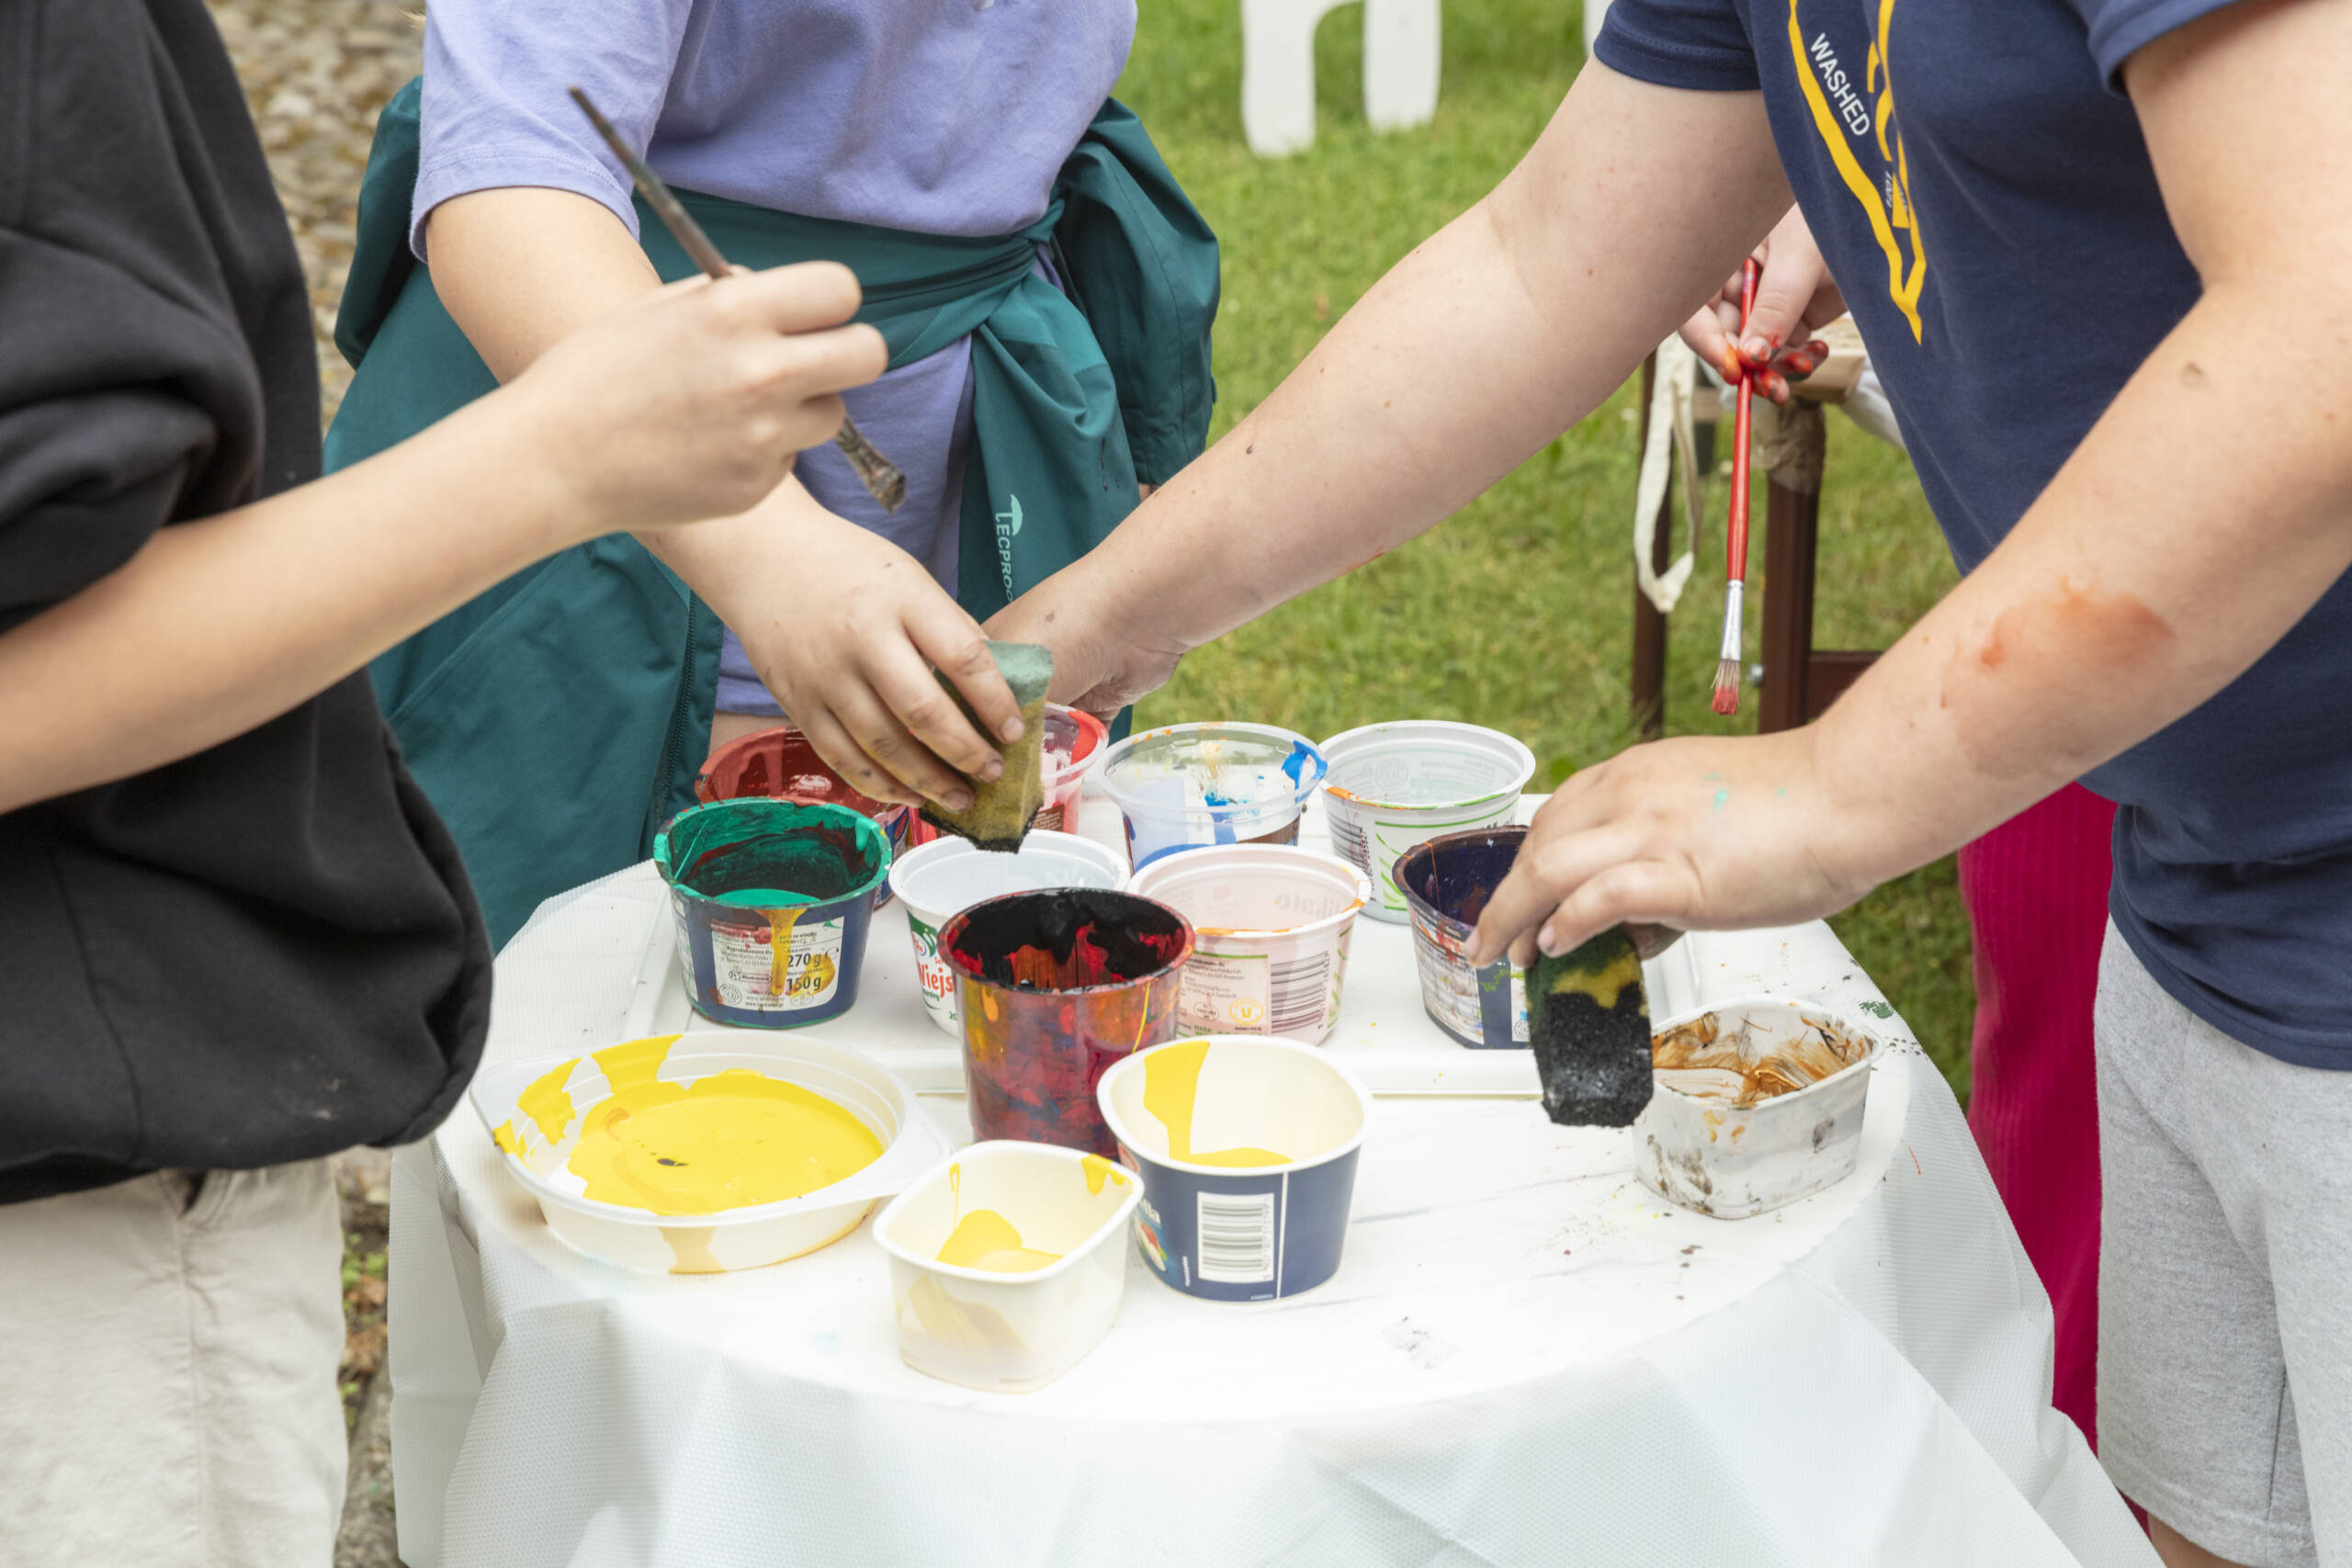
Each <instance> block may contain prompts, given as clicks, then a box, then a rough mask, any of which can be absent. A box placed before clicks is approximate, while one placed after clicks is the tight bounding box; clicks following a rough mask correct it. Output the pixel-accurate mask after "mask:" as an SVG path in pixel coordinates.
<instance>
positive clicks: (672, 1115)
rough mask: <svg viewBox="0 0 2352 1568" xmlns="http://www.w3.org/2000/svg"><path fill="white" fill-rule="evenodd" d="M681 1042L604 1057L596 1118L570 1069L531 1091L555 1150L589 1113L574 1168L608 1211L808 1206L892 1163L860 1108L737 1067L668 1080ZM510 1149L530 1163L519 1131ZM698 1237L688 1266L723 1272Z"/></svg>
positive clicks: (506, 1130) (530, 1111) (645, 1044)
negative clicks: (809, 1199) (879, 1163)
mask: <svg viewBox="0 0 2352 1568" xmlns="http://www.w3.org/2000/svg"><path fill="white" fill-rule="evenodd" d="M677 1040H678V1036H676V1035H674V1034H668V1035H656V1036H653V1037H651V1038H650V1039H645V1040H632V1041H629V1042H628V1043H624V1044H620V1045H615V1046H612V1047H610V1048H609V1049H606V1050H604V1051H599V1052H597V1053H596V1054H595V1057H594V1060H595V1063H596V1066H597V1067H598V1069H599V1070H601V1071H602V1072H603V1074H604V1075H605V1083H606V1084H607V1085H608V1086H609V1089H610V1093H609V1094H608V1095H607V1096H606V1097H605V1099H604V1100H600V1101H598V1102H597V1103H596V1104H594V1105H593V1106H591V1107H589V1108H588V1110H587V1111H586V1112H585V1113H584V1114H579V1113H576V1112H575V1111H574V1108H573V1106H572V1103H571V1095H570V1093H569V1090H568V1088H567V1086H568V1084H569V1083H570V1080H571V1075H572V1072H573V1070H574V1069H575V1068H576V1067H577V1066H579V1064H578V1063H577V1062H576V1061H575V1062H567V1063H565V1064H563V1066H560V1067H558V1068H556V1069H555V1070H554V1071H552V1072H550V1073H548V1074H547V1075H546V1076H545V1077H541V1078H539V1079H538V1080H537V1082H535V1083H533V1084H532V1085H531V1086H530V1087H529V1088H528V1089H525V1090H524V1091H523V1093H522V1095H521V1096H520V1097H519V1098H518V1100H517V1102H516V1108H517V1110H518V1111H521V1113H522V1114H523V1115H525V1116H526V1117H528V1118H529V1119H530V1120H531V1121H532V1122H535V1123H536V1124H537V1127H538V1130H539V1133H540V1134H541V1135H542V1136H543V1137H545V1138H546V1139H547V1141H548V1143H549V1144H554V1143H557V1142H559V1141H560V1140H561V1139H562V1137H563V1136H564V1135H565V1134H566V1133H567V1132H569V1131H570V1130H571V1124H572V1122H573V1119H574V1116H575V1114H579V1121H580V1135H579V1142H578V1143H577V1144H575V1145H573V1147H572V1150H571V1157H570V1159H569V1160H568V1161H567V1162H566V1164H567V1167H568V1168H569V1169H570V1170H571V1173H572V1174H573V1175H575V1176H577V1177H579V1178H580V1179H581V1180H582V1183H584V1184H585V1189H586V1190H585V1196H587V1197H589V1198H593V1199H594V1200H595V1201H598V1202H601V1203H616V1204H619V1205H621V1206H623V1207H625V1208H631V1209H644V1210H647V1211H649V1212H650V1213H656V1214H715V1213H720V1212H722V1211H724V1210H728V1209H741V1208H749V1207H752V1206H754V1205H756V1204H761V1203H775V1202H781V1201H784V1200H786V1199H787V1198H798V1197H801V1196H804V1195H805V1194H807V1193H810V1192H813V1191H815V1190H818V1189H819V1188H820V1187H830V1186H831V1185H832V1184H833V1183H834V1182H836V1181H841V1180H843V1179H846V1178H848V1177H851V1176H854V1175H855V1174H856V1173H857V1172H859V1171H861V1170H863V1169H865V1168H866V1167H867V1166H869V1165H871V1164H873V1163H874V1162H875V1161H876V1160H877V1159H879V1158H881V1157H882V1140H881V1139H880V1138H878V1137H876V1135H875V1134H874V1132H873V1130H872V1129H871V1128H869V1127H867V1126H866V1124H865V1122H861V1121H859V1120H858V1119H857V1118H856V1117H855V1116H854V1115H853V1114H851V1112H850V1111H847V1110H846V1109H844V1108H843V1107H842V1106H841V1105H838V1104H836V1103H834V1102H833V1101H832V1100H828V1099H826V1098H825V1097H824V1096H823V1095H821V1094H819V1093H817V1092H816V1091H814V1090H813V1089H803V1088H802V1087H801V1086H799V1085H798V1084H794V1083H786V1082H785V1081H783V1080H782V1079H780V1078H772V1077H766V1076H765V1075H763V1074H761V1073H757V1072H753V1071H752V1070H751V1069H750V1068H747V1067H731V1068H729V1069H728V1070H727V1071H725V1072H721V1073H714V1074H712V1075H710V1076H709V1077H704V1078H699V1079H697V1080H695V1082H694V1083H693V1084H690V1085H689V1084H676V1083H665V1082H663V1081H662V1079H661V1078H660V1077H658V1076H657V1075H658V1074H659V1073H660V1071H661V1069H662V1062H663V1061H664V1060H665V1059H667V1057H668V1055H669V1054H670V1047H671V1046H672V1045H673V1044H675V1043H677ZM497 1139H498V1144H499V1146H500V1147H502V1148H504V1149H506V1150H507V1151H508V1152H509V1153H512V1154H515V1155H516V1156H521V1155H522V1153H523V1152H524V1151H523V1149H522V1147H521V1145H520V1140H519V1139H517V1138H516V1137H515V1134H514V1132H513V1123H512V1122H508V1123H505V1124H503V1125H502V1126H501V1127H500V1129H499V1132H498V1134H497ZM693 1235H694V1233H693V1232H692V1231H691V1230H682V1231H680V1233H679V1235H678V1236H675V1237H673V1238H672V1239H673V1247H674V1246H675V1243H676V1241H677V1240H679V1239H680V1238H685V1239H687V1240H688V1243H689V1245H688V1246H687V1247H685V1248H684V1249H683V1250H682V1251H681V1256H680V1259H679V1261H680V1265H681V1267H682V1268H685V1269H707V1268H709V1267H711V1266H712V1263H713V1260H711V1259H709V1258H707V1255H706V1254H705V1252H704V1250H703V1248H702V1247H696V1246H694V1245H693V1244H692V1243H693Z"/></svg>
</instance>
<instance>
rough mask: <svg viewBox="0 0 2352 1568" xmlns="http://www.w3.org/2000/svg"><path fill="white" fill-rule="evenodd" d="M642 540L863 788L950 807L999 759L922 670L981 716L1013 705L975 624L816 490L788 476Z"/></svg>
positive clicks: (1001, 725)
mask: <svg viewBox="0 0 2352 1568" xmlns="http://www.w3.org/2000/svg"><path fill="white" fill-rule="evenodd" d="M648 543H649V545H650V546H651V547H654V548H655V550H656V551H657V553H659V554H660V555H662V558H664V559H665V560H668V561H669V562H670V564H671V565H672V566H673V568H674V569H676V570H677V571H678V572H679V574H680V575H681V576H683V577H684V578H685V579H686V580H687V581H689V582H690V583H692V584H694V586H695V591H696V592H700V593H701V594H702V596H703V597H704V598H705V599H707V600H708V601H709V602H710V604H711V606H712V607H713V608H714V609H716V610H717V611H718V614H719V617H720V619H722V620H724V621H725V622H726V623H727V625H728V626H730V627H731V628H733V630H734V633H735V635H736V636H737V637H740V638H741V639H742V643H743V649H744V651H745V652H746V653H748V654H750V655H751V659H752V668H753V669H754V670H756V671H759V675H760V679H761V681H762V682H764V683H765V684H766V686H767V688H768V690H769V691H770V692H771V693H773V694H775V700H776V701H777V702H778V703H779V704H781V705H783V707H784V711H785V712H786V714H788V715H790V716H791V718H792V722H793V723H794V724H796V725H797V726H799V727H800V729H801V730H802V732H803V733H805V734H806V735H807V736H808V737H809V744H811V745H813V746H815V747H816V748H817V751H818V754H819V755H820V756H821V757H823V758H824V759H825V761H828V762H830V763H831V764H832V766H833V767H834V768H835V769H837V770H838V771H839V772H840V773H841V774H842V777H843V778H845V779H847V780H849V782H850V783H852V784H855V785H856V786H857V787H858V788H859V789H862V790H864V791H865V793H866V794H868V795H872V796H874V798H875V799H876V800H895V801H903V802H905V803H906V804H908V805H910V806H913V805H919V804H921V802H922V799H923V798H925V797H928V798H930V799H933V800H936V801H938V802H940V803H941V804H943V805H944V806H946V807H948V808H949V809H951V810H956V811H961V810H963V809H965V808H966V807H969V806H970V805H971V803H972V791H971V788H970V786H969V785H968V784H966V783H965V782H964V780H963V779H962V778H961V777H958V776H957V775H958V774H959V773H967V774H970V775H972V776H973V777H975V778H978V779H981V780H984V781H985V780H989V779H993V778H995V777H997V776H998V775H999V774H1001V773H1003V771H1004V762H1003V760H1002V759H1001V758H1000V757H999V756H998V755H997V753H996V751H995V749H994V748H992V747H991V746H990V745H989V741H988V739H986V737H985V736H983V735H982V734H981V733H980V732H979V731H978V730H976V729H974V728H973V727H972V724H971V721H970V720H968V719H967V718H966V717H965V716H964V714H963V712H962V711H961V710H960V709H958V708H957V707H956V704H955V703H954V701H952V700H951V699H950V698H949V697H948V695H947V694H946V693H945V692H944V691H943V690H942V689H941V688H940V684H939V682H938V681H937V680H935V679H934V678H933V675H932V669H933V666H936V667H937V668H938V669H940V670H941V671H944V672H945V673H946V674H947V675H948V677H949V678H950V679H952V680H953V681H954V682H956V687H957V688H958V689H959V690H960V691H962V692H963V694H964V696H965V700H966V701H967V702H969V703H970V704H971V705H972V710H973V712H975V713H977V714H978V715H979V716H980V718H981V721H982V722H983V723H984V724H985V725H986V726H987V727H988V728H989V731H991V732H993V733H994V734H996V735H997V736H1000V737H1001V738H1002V739H1005V740H1008V741H1010V740H1015V739H1020V736H1021V733H1022V729H1023V725H1022V721H1021V710H1020V708H1019V706H1018V705H1016V704H1015V703H1014V702H1013V700H1012V689H1011V688H1010V687H1008V686H1007V685H1006V684H1005V683H1004V677H1003V676H1001V675H1000V674H998V673H997V668H996V660H994V659H992V658H991V657H989V650H988V646H987V643H986V640H985V639H984V638H983V637H981V635H980V628H979V626H978V624H977V623H976V622H974V621H973V619H972V617H971V616H969V615H966V614H965V613H964V610H963V608H962V606H960V605H958V604H956V601H955V600H954V599H953V598H951V597H949V595H948V593H947V592H946V591H945V590H944V589H943V588H941V587H940V586H939V584H938V583H936V582H934V581H932V578H931V574H930V573H929V572H927V571H925V570H923V569H922V564H921V563H920V562H918V561H916V559H915V558H913V557H912V556H910V555H908V554H907V553H906V552H905V551H904V550H902V549H900V548H899V547H897V546H896V545H893V544H891V543H890V542H889V541H888V540H887V539H884V538H882V537H880V536H877V535H875V534H871V533H868V532H867V531H866V530H865V529H864V528H861V527H859V526H858V525H856V524H854V523H852V522H849V521H847V520H846V519H843V518H841V517H836V516H834V515H833V514H832V513H830V512H827V511H826V510H825V509H824V508H823V507H821V506H820V505H818V504H817V502H816V500H815V499H814V498H813V497H811V496H810V495H809V492H808V491H806V490H804V489H802V488H801V486H800V485H799V483H798V482H797V480H792V481H787V482H786V483H785V484H784V485H782V486H780V487H778V489H777V491H775V494H773V495H771V496H770V497H769V498H768V499H767V500H766V501H764V502H762V503H761V504H760V505H759V506H758V507H756V508H754V509H753V510H752V512H751V513H747V514H745V515H744V516H742V517H740V518H731V519H729V520H727V521H725V522H721V523H716V524H706V525H701V526H698V527H694V528H680V529H672V530H670V531H669V532H668V533H666V534H664V535H662V536H659V537H658V539H649V540H648Z"/></svg>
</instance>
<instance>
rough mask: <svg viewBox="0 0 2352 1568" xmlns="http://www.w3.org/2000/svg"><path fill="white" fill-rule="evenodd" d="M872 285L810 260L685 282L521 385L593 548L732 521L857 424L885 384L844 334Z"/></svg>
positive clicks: (873, 352) (860, 342)
mask: <svg viewBox="0 0 2352 1568" xmlns="http://www.w3.org/2000/svg"><path fill="white" fill-rule="evenodd" d="M858 299H859V295H858V287H857V279H856V278H855V277H854V276H853V275H852V274H851V273H850V271H849V269H848V268H847V267H844V266H841V265H837V264H835V263H831V262H809V263H804V264H802V265H796V266H783V267H775V268H772V269H771V270H769V271H766V272H756V273H750V272H747V273H739V274H737V275H736V276H732V277H725V278H720V279H718V280H716V281H713V280H711V279H708V278H694V279H691V280H689V281H686V282H683V283H675V284H672V285H670V286H669V287H668V288H662V289H660V290H658V291H656V292H653V293H650V294H648V295H646V296H644V297H643V298H642V299H635V300H632V301H630V302H629V303H628V304H626V305H623V306H621V307H620V308H619V309H617V310H613V311H612V312H611V313H610V314H608V315H605V316H603V317H600V318H598V319H597V320H595V321H592V322H591V323H590V324H589V325H587V326H584V327H582V328H581V329H580V330H579V331H577V332H575V333H571V335H570V336H568V337H565V338H563V339H561V340H560V341H559V342H557V343H556V344H554V345H553V346H551V347H550V348H548V351H547V352H546V353H545V354H543V355H539V357H538V358H537V360H536V361H534V362H533V363H532V365H531V367H530V368H529V369H527V370H526V371H524V372H523V373H522V374H521V375H520V376H518V377H516V378H515V379H514V380H513V381H512V382H510V383H509V384H508V388H507V389H506V391H504V392H503V393H502V394H501V396H502V397H504V398H510V399H515V400H520V401H521V403H522V404H523V407H524V409H525V410H526V411H527V412H526V421H527V423H526V429H527V430H528V432H529V433H530V434H532V435H536V436H538V437H540V438H541V439H540V440H539V441H537V442H535V443H534V446H535V450H533V451H532V452H530V453H528V454H524V455H518V460H521V461H529V462H536V464H537V466H539V467H541V468H543V469H544V470H545V471H546V472H548V474H550V475H551V476H552V477H553V478H554V479H555V481H556V482H557V483H558V484H559V485H560V486H562V487H564V489H565V490H566V491H567V496H566V500H567V502H568V506H567V510H568V512H569V513H571V517H572V520H573V521H574V522H575V523H576V524H577V525H578V527H577V536H578V537H581V538H593V537H594V536H597V535H599V534H606V533H613V532H616V531H619V530H621V529H632V528H655V527H662V526H664V525H671V524H677V523H684V522H690V521H693V520H695V519H697V518H705V517H731V516H733V515H735V514H737V513H742V512H744V511H745V510H746V509H747V508H750V507H752V506H754V505H756V504H757V503H758V502H760V501H761V500H762V499H763V497H765V496H766V495H768V494H769V493H770V492H771V491H774V490H775V488H776V486H777V485H778V484H779V483H780V482H781V481H782V480H783V479H784V478H785V476H786V474H788V473H789V472H790V471H791V468H792V460H793V457H795V455H796V454H797V453H798V452H800V451H801V450H802V449H803V448H805V447H809V446H816V445H818V444H819V443H820V442H822V441H825V440H827V439H830V438H831V435H832V434H833V432H834V431H836V430H837V429H839V428H840V427H841V422H842V402H841V399H840V398H839V397H837V396H835V394H836V393H838V392H839V391H840V390H841V389H842V388H844V387H854V386H859V385H862V384H863V383H865V382H867V381H870V380H872V379H873V378H875V377H876V376H878V375H880V374H881V373H882V368H883V366H884V364H885V362H886V359H887V352H886V350H885V349H884V347H883V343H882V336H881V334H880V333H876V331H875V330H874V329H873V328H872V327H868V326H855V325H852V326H843V325H842V324H841V323H842V322H844V321H848V320H849V318H850V316H851V314H852V313H853V312H854V311H855V310H856V309H857V305H858Z"/></svg>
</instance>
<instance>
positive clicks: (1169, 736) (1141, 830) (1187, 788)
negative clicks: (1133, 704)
mask: <svg viewBox="0 0 2352 1568" xmlns="http://www.w3.org/2000/svg"><path fill="white" fill-rule="evenodd" d="M1322 782H1323V753H1322V752H1320V751H1318V750H1316V749H1315V747H1314V745H1313V743H1312V742H1310V741H1309V740H1308V739H1306V737H1305V736H1303V735H1294V734H1292V733H1291V732H1290V731H1289V730H1287V729H1277V728H1274V727H1273V726H1272V725H1270V724H1178V725H1170V726H1169V727H1168V728H1163V729H1151V730H1146V731H1144V732H1143V733H1142V734H1140V735H1130V736H1128V737H1127V738H1126V739H1125V740H1122V741H1120V742H1119V743H1118V744H1117V745H1115V746H1114V747H1112V748H1111V749H1110V750H1107V751H1105V752H1104V753H1103V794H1105V795H1109V796H1110V797H1111V798H1112V799H1113V800H1114V801H1116V802H1117V803H1118V807H1119V810H1120V813H1121V814H1122V815H1123V816H1124V817H1125V819H1126V828H1127V858H1128V859H1129V860H1130V861H1131V862H1133V863H1134V864H1135V866H1136V869H1137V870H1138V871H1140V870H1141V869H1143V868H1144V867H1145V866H1148V865H1149V864H1151V863H1152V862H1154V861H1156V860H1159V858H1160V857H1161V856H1163V855H1171V854H1175V853H1177V852H1180V851H1183V850H1192V849H1200V848H1202V847H1204V846H1206V845H1210V844H1292V843H1296V842H1297V841H1298V824H1299V814H1300V813H1301V812H1302V811H1303V810H1304V809H1305V808H1306V802H1307V798H1308V797H1309V796H1311V795H1314V793H1315V791H1316V788H1317V786H1318V785H1319V784H1322Z"/></svg>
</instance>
